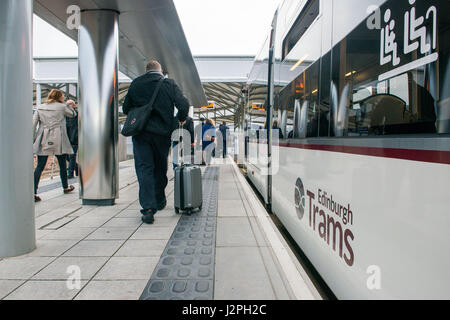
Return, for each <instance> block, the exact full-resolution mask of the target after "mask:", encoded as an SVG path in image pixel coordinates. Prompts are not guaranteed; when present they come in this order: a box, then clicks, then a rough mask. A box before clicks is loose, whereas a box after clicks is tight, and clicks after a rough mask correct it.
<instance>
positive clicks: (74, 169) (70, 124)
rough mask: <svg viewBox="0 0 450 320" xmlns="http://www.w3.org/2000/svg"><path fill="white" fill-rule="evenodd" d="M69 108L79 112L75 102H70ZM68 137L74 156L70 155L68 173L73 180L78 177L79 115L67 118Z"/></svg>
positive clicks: (68, 102)
mask: <svg viewBox="0 0 450 320" xmlns="http://www.w3.org/2000/svg"><path fill="white" fill-rule="evenodd" d="M66 104H67V105H68V106H69V107H71V108H72V109H74V110H77V105H76V104H75V101H73V100H68V101H67V103H66ZM66 124H67V135H68V136H69V141H70V144H71V145H72V149H73V154H70V155H68V160H69V169H68V171H67V178H68V179H69V180H70V179H73V178H74V176H75V175H76V176H77V177H78V165H77V152H78V114H77V115H76V117H74V118H67V119H66Z"/></svg>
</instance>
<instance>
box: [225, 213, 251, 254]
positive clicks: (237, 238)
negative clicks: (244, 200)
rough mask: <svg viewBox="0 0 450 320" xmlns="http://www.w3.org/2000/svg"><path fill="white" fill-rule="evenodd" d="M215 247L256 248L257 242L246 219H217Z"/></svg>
mask: <svg viewBox="0 0 450 320" xmlns="http://www.w3.org/2000/svg"><path fill="white" fill-rule="evenodd" d="M216 245H217V247H252V246H254V247H256V246H257V242H256V239H255V236H254V235H253V231H252V228H251V227H250V222H249V220H248V218H247V217H242V218H223V217H219V218H217V243H216Z"/></svg>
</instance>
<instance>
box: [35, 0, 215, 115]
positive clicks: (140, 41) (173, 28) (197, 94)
mask: <svg viewBox="0 0 450 320" xmlns="http://www.w3.org/2000/svg"><path fill="white" fill-rule="evenodd" d="M71 5H77V6H79V7H80V9H82V10H83V9H113V10H117V11H119V12H120V19H119V21H120V22H119V31H120V39H119V52H120V71H121V72H123V73H124V74H125V75H127V76H128V77H130V78H131V79H134V78H136V77H137V76H139V75H141V74H142V73H143V71H144V70H145V66H146V63H147V61H149V60H151V59H156V60H158V61H160V62H161V64H162V65H163V67H164V69H165V70H166V71H167V72H168V74H169V76H170V77H171V78H173V79H175V80H176V81H177V83H178V84H179V85H180V86H181V87H182V88H183V90H184V92H185V93H186V95H187V96H188V97H189V100H190V101H191V103H192V105H194V106H196V107H199V106H203V105H206V104H207V99H206V96H205V92H204V90H203V87H202V85H201V82H200V77H199V74H198V72H197V69H196V67H195V63H194V59H193V57H192V53H191V51H190V48H189V45H188V43H187V40H186V37H185V34H184V31H183V28H182V26H181V23H180V20H179V17H178V14H177V11H176V8H175V6H174V3H173V1H172V0H132V1H130V0H58V1H55V0H34V12H35V14H37V15H38V16H39V17H40V18H42V19H43V20H45V21H47V22H48V23H50V24H51V25H53V26H54V27H56V28H57V29H58V30H60V31H62V32H63V33H64V34H66V35H67V36H69V37H70V38H72V39H73V40H75V41H77V40H78V31H77V30H70V29H68V28H67V25H66V21H67V19H68V17H69V15H68V14H67V8H68V7H69V6H71Z"/></svg>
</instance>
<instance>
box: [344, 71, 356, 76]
mask: <svg viewBox="0 0 450 320" xmlns="http://www.w3.org/2000/svg"><path fill="white" fill-rule="evenodd" d="M355 73H356V71H350V72H349V73H346V74H345V76H346V77H350V76H351V75H352V74H355Z"/></svg>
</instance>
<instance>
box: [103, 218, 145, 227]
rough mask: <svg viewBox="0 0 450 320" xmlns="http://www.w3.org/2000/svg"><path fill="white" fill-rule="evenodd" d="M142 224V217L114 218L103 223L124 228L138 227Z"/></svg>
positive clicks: (107, 225)
mask: <svg viewBox="0 0 450 320" xmlns="http://www.w3.org/2000/svg"><path fill="white" fill-rule="evenodd" d="M141 225H142V220H141V217H135V218H112V219H111V220H109V221H108V222H107V223H105V224H104V225H103V227H105V228H124V227H136V228H138V227H139V226H141Z"/></svg>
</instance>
